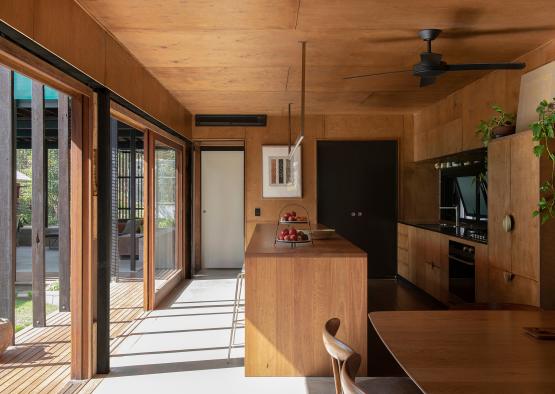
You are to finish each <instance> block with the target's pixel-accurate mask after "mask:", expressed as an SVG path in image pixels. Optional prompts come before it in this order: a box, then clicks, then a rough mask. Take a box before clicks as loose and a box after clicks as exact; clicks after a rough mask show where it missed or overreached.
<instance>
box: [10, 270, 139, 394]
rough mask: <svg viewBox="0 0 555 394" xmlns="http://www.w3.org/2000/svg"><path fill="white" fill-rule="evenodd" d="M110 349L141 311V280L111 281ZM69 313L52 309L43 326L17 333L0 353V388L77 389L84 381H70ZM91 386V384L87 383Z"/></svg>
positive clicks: (33, 390)
mask: <svg viewBox="0 0 555 394" xmlns="http://www.w3.org/2000/svg"><path fill="white" fill-rule="evenodd" d="M110 291H111V298H112V302H111V308H110V351H113V350H114V349H115V348H116V347H117V345H118V344H119V343H120V341H121V339H122V338H123V336H124V335H125V334H126V332H127V331H128V329H129V328H130V327H132V326H133V324H132V323H133V322H135V320H136V319H137V318H139V317H141V316H142V315H143V313H144V311H143V283H142V281H124V282H119V283H112V284H111V288H110ZM70 324H71V314H70V313H69V312H54V313H52V314H50V315H48V317H47V325H46V327H40V328H33V327H29V328H26V329H24V330H22V331H20V332H19V333H17V334H16V346H14V347H12V348H10V349H9V350H8V351H7V352H5V353H4V354H2V355H0V392H2V393H3V392H8V393H14V394H15V393H37V392H41V393H43V392H44V393H60V392H67V393H72V392H77V391H80V390H82V389H84V388H85V386H87V385H86V384H85V383H86V382H83V383H78V382H77V383H76V382H70V363H71V343H70V338H71V326H70ZM89 387H90V386H89Z"/></svg>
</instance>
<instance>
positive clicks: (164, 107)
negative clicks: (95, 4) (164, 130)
mask: <svg viewBox="0 0 555 394" xmlns="http://www.w3.org/2000/svg"><path fill="white" fill-rule="evenodd" d="M0 17H1V18H2V20H3V21H5V22H6V23H8V24H9V25H10V26H12V27H14V28H15V29H17V30H18V31H20V32H22V33H23V34H25V35H27V36H28V37H29V38H32V39H33V40H35V41H36V42H37V43H39V44H41V45H42V46H44V47H45V48H46V49H48V50H49V51H51V52H53V53H54V54H56V55H57V56H59V57H61V58H62V59H64V60H65V61H67V62H68V63H71V64H72V65H73V66H75V67H76V68H78V69H79V70H81V71H82V72H84V73H85V74H87V75H88V76H89V77H91V78H93V79H94V80H96V81H97V82H99V83H101V84H103V85H105V86H107V87H108V88H110V89H111V90H113V91H114V92H115V93H117V94H118V95H120V96H121V97H123V98H125V99H126V100H128V101H129V102H131V103H133V104H134V105H136V106H137V107H138V108H140V109H141V110H143V111H145V112H147V113H148V114H149V115H151V116H152V117H154V118H156V119H158V120H159V121H160V122H162V123H164V124H165V125H167V126H168V127H170V128H172V129H174V130H175V131H177V132H179V133H181V134H182V135H184V136H186V137H190V136H191V114H190V113H189V112H188V111H187V110H186V109H185V108H184V107H183V106H182V105H181V104H180V103H179V102H178V101H177V99H176V98H175V97H173V96H172V95H171V94H170V93H169V92H168V91H167V90H166V89H165V88H164V87H163V86H162V84H160V82H158V80H156V79H155V78H154V77H153V76H152V75H151V74H150V73H149V72H148V71H147V70H146V69H145V68H144V67H143V66H142V65H141V64H140V63H139V62H138V60H137V59H135V58H134V57H133V56H132V55H131V54H130V53H129V51H127V49H125V48H124V47H123V46H122V45H121V44H120V43H119V42H118V41H116V40H115V39H114V38H113V37H112V36H111V35H110V34H108V33H107V32H106V31H105V30H104V29H103V27H102V26H101V25H99V24H98V23H97V22H96V20H95V19H93V18H92V17H91V16H90V15H89V14H88V13H87V12H86V11H85V10H83V9H82V8H81V7H80V6H79V5H78V4H77V3H76V2H74V1H72V0H56V1H48V0H36V1H32V0H2V1H1V2H0Z"/></svg>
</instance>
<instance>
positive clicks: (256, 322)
mask: <svg viewBox="0 0 555 394" xmlns="http://www.w3.org/2000/svg"><path fill="white" fill-rule="evenodd" d="M299 227H300V226H299ZM274 236H275V224H258V225H257V226H256V228H255V230H254V233H253V236H252V238H251V241H250V243H249V245H248V247H247V250H246V253H245V277H246V278H245V292H246V295H245V375H246V376H332V368H331V362H330V358H329V356H328V354H327V353H326V350H325V348H324V345H323V343H322V327H323V326H324V324H325V322H326V321H327V320H328V319H330V318H332V317H337V318H339V319H340V320H341V327H340V328H339V332H338V337H339V338H340V339H341V340H343V341H345V342H346V343H348V344H349V345H350V346H351V347H352V348H353V349H354V350H355V351H357V352H358V353H360V354H361V356H362V359H363V361H362V365H361V368H360V372H359V374H361V375H365V374H366V357H367V340H368V339H367V326H368V322H367V309H368V308H367V302H368V300H367V294H368V289H367V265H368V259H367V255H366V253H365V252H364V251H362V250H361V249H359V248H357V247H356V246H354V245H353V244H351V243H350V242H348V241H347V240H345V239H344V238H342V237H340V236H338V235H336V236H334V238H332V239H329V240H315V241H314V246H311V245H309V244H305V245H302V246H301V245H299V246H297V247H296V248H291V246H290V245H287V244H277V245H275V246H274Z"/></svg>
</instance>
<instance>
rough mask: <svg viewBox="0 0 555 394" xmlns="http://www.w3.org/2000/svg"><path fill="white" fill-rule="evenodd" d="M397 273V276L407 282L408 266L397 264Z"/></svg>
mask: <svg viewBox="0 0 555 394" xmlns="http://www.w3.org/2000/svg"><path fill="white" fill-rule="evenodd" d="M397 273H398V274H399V275H401V276H402V277H403V278H405V279H407V280H409V279H410V278H409V275H410V270H409V265H408V264H405V263H401V262H399V263H398V264H397Z"/></svg>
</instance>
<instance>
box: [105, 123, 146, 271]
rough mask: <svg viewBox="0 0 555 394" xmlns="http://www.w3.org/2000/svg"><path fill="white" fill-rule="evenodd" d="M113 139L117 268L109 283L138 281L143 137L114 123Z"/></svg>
mask: <svg viewBox="0 0 555 394" xmlns="http://www.w3.org/2000/svg"><path fill="white" fill-rule="evenodd" d="M117 140H118V142H117V144H118V145H117V163H115V165H116V171H117V182H116V183H115V187H116V190H115V193H116V204H117V206H116V210H117V212H116V217H115V225H116V226H117V239H116V242H117V256H116V258H115V260H114V262H115V263H116V264H117V266H115V267H113V269H112V280H114V281H116V282H117V281H119V280H126V281H129V280H136V281H141V280H142V278H143V261H144V238H143V233H144V232H143V225H144V223H143V210H144V204H143V188H142V185H143V180H144V171H143V159H144V135H143V133H142V132H140V131H138V130H136V129H134V128H132V127H131V126H128V125H126V124H125V123H122V122H118V123H117Z"/></svg>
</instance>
